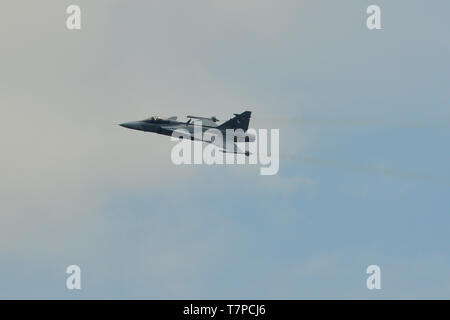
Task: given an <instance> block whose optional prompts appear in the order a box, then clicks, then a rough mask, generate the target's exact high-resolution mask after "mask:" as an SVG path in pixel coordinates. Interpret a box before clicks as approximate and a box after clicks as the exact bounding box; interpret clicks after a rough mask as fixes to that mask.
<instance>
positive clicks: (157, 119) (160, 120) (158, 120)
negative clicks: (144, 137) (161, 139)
mask: <svg viewBox="0 0 450 320" xmlns="http://www.w3.org/2000/svg"><path fill="white" fill-rule="evenodd" d="M144 122H147V123H168V122H169V120H167V119H163V118H160V117H157V116H153V117H150V118H148V119H145V120H144Z"/></svg>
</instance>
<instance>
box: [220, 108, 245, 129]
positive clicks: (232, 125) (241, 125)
mask: <svg viewBox="0 0 450 320" xmlns="http://www.w3.org/2000/svg"><path fill="white" fill-rule="evenodd" d="M251 114H252V112H251V111H244V112H242V113H241V114H237V113H235V114H234V115H235V116H234V117H233V118H231V119H230V120H228V121H227V122H224V123H222V124H221V125H220V126H219V127H218V129H223V130H225V129H233V130H236V129H242V130H244V132H245V131H247V130H248V125H249V123H250V117H251Z"/></svg>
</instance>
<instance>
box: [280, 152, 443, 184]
mask: <svg viewBox="0 0 450 320" xmlns="http://www.w3.org/2000/svg"><path fill="white" fill-rule="evenodd" d="M280 159H286V160H290V161H293V162H302V163H308V164H313V165H319V166H323V167H332V168H341V169H345V170H350V171H357V172H364V173H369V174H379V175H383V176H386V177H392V178H399V179H407V180H415V181H427V182H434V183H441V184H446V185H450V180H449V179H446V178H445V177H444V178H438V177H433V176H429V175H425V174H420V173H415V172H408V171H402V170H397V169H393V168H389V167H386V166H377V165H372V166H371V165H359V164H352V163H347V162H342V161H334V160H324V159H318V158H313V157H308V156H301V155H280Z"/></svg>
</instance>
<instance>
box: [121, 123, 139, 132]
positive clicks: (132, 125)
mask: <svg viewBox="0 0 450 320" xmlns="http://www.w3.org/2000/svg"><path fill="white" fill-rule="evenodd" d="M119 125H120V126H121V127H124V128H128V129H133V130H142V128H141V122H140V121H131V122H124V123H121V124H119Z"/></svg>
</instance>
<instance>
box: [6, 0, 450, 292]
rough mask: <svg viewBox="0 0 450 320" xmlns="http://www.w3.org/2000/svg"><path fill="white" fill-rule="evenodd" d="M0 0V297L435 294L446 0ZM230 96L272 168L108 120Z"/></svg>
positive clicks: (443, 285)
mask: <svg viewBox="0 0 450 320" xmlns="http://www.w3.org/2000/svg"><path fill="white" fill-rule="evenodd" d="M72 3H77V4H79V5H80V7H81V9H82V30H80V31H68V30H66V29H65V18H66V16H67V15H66V14H65V8H66V7H67V5H69V4H72ZM373 3H376V4H378V5H379V6H380V7H381V10H382V11H381V12H382V28H383V29H382V30H377V31H369V30H368V29H367V28H366V26H365V19H366V14H365V10H366V8H367V6H368V5H370V4H373ZM2 7H5V8H4V9H5V10H0V11H1V14H0V33H1V36H2V39H4V50H3V52H2V59H1V62H0V67H1V70H2V72H0V74H1V75H0V77H1V87H0V90H1V91H0V93H1V94H0V106H1V108H2V113H3V114H5V116H4V119H9V120H11V119H13V120H14V121H6V123H5V124H4V126H3V127H2V129H1V130H2V134H1V135H0V136H2V138H1V139H2V140H1V141H2V150H4V154H3V155H2V156H3V160H2V162H3V163H4V165H3V166H2V168H3V170H2V177H3V179H2V182H0V187H1V198H0V200H1V202H0V203H1V207H0V210H1V212H2V224H1V226H0V297H1V298H31V299H33V298H63V299H72V298H100V299H103V298H124V299H131V298H138V299H145V298H150V299H167V298H169V299H170V298H175V299H181V298H187V299H189V298H211V299H213V298H269V299H270V298H275V299H278V298H287V299H299V298H306V299H308V298H325V299H329V298H338V299H347V298H362V299H379V298H387V299H390V298H407V299H408V298H446V299H448V298H449V294H450V276H449V268H450V255H449V250H448V243H449V242H450V241H449V240H450V239H449V235H448V230H449V227H448V226H449V225H450V218H449V215H448V214H449V207H450V206H449V204H450V203H449V185H450V173H449V170H448V163H449V158H450V152H449V148H448V141H449V138H450V120H449V119H450V109H449V105H448V104H449V101H450V99H449V98H450V90H448V83H450V81H449V80H450V79H449V74H450V72H449V71H450V62H449V59H448V56H449V53H450V42H448V41H447V38H448V37H447V32H448V30H449V29H450V22H449V20H448V17H447V16H446V15H447V12H448V11H449V9H450V5H449V4H448V2H446V1H433V2H432V3H427V2H424V1H403V0H402V1H395V2H393V1H375V2H373V1H370V2H369V1H360V0H359V1H356V0H355V1H350V0H349V1H342V2H337V1H277V2H273V1H248V2H245V3H242V2H239V1H226V2H225V1H214V2H212V1H195V2H191V3H187V2H185V1H174V2H170V3H169V2H162V1H133V3H132V4H131V3H129V2H126V1H96V2H95V3H93V2H91V1H70V2H68V1H42V2H40V3H39V4H34V3H33V4H30V3H29V2H25V1H22V2H20V1H6V2H5V3H4V4H3V5H2ZM244 109H250V110H252V111H253V116H254V119H253V120H252V122H251V125H254V126H255V127H257V128H258V127H259V128H279V129H280V153H282V154H283V155H285V157H284V158H282V159H281V162H280V171H279V173H278V175H276V176H260V175H259V169H258V167H256V166H244V167H242V166H213V167H208V166H174V165H173V164H172V163H171V162H170V149H171V147H172V145H173V143H171V142H170V141H169V139H168V138H167V137H161V136H156V135H151V134H145V133H141V132H131V131H127V130H125V129H123V128H121V127H118V126H117V125H116V124H117V123H121V122H125V121H129V120H136V119H142V118H145V117H148V116H150V115H153V114H158V115H162V116H172V115H178V116H185V115H187V114H198V115H206V116H209V115H215V116H217V117H218V118H219V119H227V118H228V117H230V116H231V115H232V113H234V112H241V111H244ZM18 124H19V127H20V130H18V128H17V125H18ZM294 156H295V157H294ZM382 168H385V170H384V171H383V170H382ZM70 264H77V265H79V266H80V267H81V270H82V290H80V291H69V290H67V289H66V288H65V279H66V277H67V275H66V274H65V268H66V267H67V266H68V265H70ZM371 264H377V265H379V266H380V268H381V277H382V280H381V281H382V289H381V290H379V291H376V290H374V291H369V290H367V288H366V286H365V284H366V277H367V275H366V273H365V271H366V268H367V266H368V265H371Z"/></svg>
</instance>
